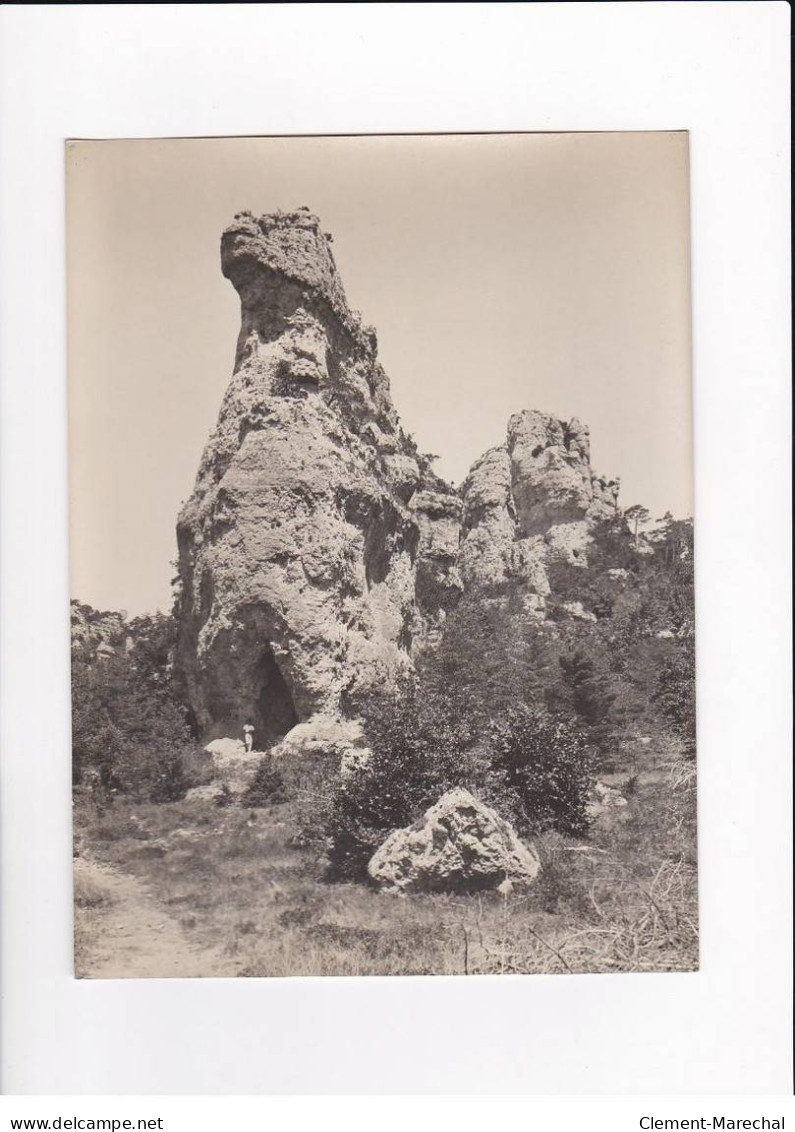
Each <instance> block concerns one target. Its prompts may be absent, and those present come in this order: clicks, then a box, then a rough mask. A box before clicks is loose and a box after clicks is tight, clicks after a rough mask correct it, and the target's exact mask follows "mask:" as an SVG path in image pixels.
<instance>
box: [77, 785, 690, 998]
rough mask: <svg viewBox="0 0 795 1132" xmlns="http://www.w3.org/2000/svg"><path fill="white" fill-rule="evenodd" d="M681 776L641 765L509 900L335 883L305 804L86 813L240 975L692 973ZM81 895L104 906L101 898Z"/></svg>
mask: <svg viewBox="0 0 795 1132" xmlns="http://www.w3.org/2000/svg"><path fill="white" fill-rule="evenodd" d="M676 773H677V774H678V773H680V772H679V771H677V772H676ZM672 775H673V772H672V773H671V774H665V773H659V771H656V772H654V773H649V772H646V773H644V771H641V772H640V773H639V774H638V777H637V781H636V784H635V789H634V792H633V794H632V796H631V798H630V802H629V805H627V806H626V807H622V808H620V809H615V810H610V811H607V812H606V813H605V814H604V815H602V817H601V818H600V819H599V820H598V822H597V823H596V825H595V827H594V830H593V832H592V835H591V837H590V838H589V839H588V840H587V841H579V842H577V841H573V840H571V839H569V840H566V839H563V838H561V837H559V836H557V835H554V834H551V835H547V836H545V837H544V838H543V839H541V840H540V841H539V842H537V845H536V847H537V849H538V851H539V853H540V855H541V858H542V863H543V871H542V874H541V877H540V879H539V881H538V882H537V883H536V885H535V886H534V887H533V889H532V890H530V892H528V893H526V894H521V893H518V892H517V893H516V894H513V895H510V896H507V897H502V896H498V895H497V894H494V895H484V896H477V897H475V896H469V897H461V896H443V895H428V896H411V897H407V898H395V897H392V896H387V895H383V894H380V893H378V892H376V891H374V890H372V889H369V888H367V887H365V886H362V885H354V884H330V883H327V882H326V881H324V879H323V862H322V860H320V859H319V858H318V857H317V854H316V853H314V852H313V851H311V850H310V849H308V848H296V847H295V845H294V841H293V831H294V826H295V821H294V817H295V815H294V808H293V807H292V806H291V804H286V805H282V806H278V807H273V808H271V809H268V810H257V811H246V810H241V809H239V808H235V807H228V808H219V807H216V806H213V805H212V804H211V803H208V802H201V801H191V802H180V803H174V804H162V805H145V806H140V805H139V806H129V805H127V804H125V803H121V802H120V803H117V804H116V805H115V806H114V808H113V812H112V813H109V814H105V816H104V817H103V818H97V817H95V816H93V815H92V813H91V811H90V807H89V806H88V805H85V806H83V807H78V811H77V820H78V823H79V829H80V833H81V837H82V839H83V841H84V843H85V844H86V845H88V846H90V848H91V852H92V854H93V855H94V857H95V858H97V859H98V860H101V861H105V862H108V863H110V864H112V865H114V866H116V867H117V868H119V869H120V870H122V871H123V872H125V873H130V874H132V875H134V876H136V877H138V878H139V879H141V880H142V881H143V882H144V884H145V886H146V890H147V891H148V892H149V893H150V894H151V896H152V897H153V898H155V900H156V901H157V903H158V905H159V906H160V907H161V908H162V909H163V910H165V911H167V912H169V914H170V915H171V916H172V917H173V918H174V919H175V920H177V921H178V922H179V924H180V926H181V928H182V930H183V932H184V933H185V934H186V936H187V938H188V939H189V940H190V941H191V942H192V943H193V944H194V945H196V946H202V947H207V948H208V949H209V948H211V947H213V948H219V947H220V949H221V951H222V953H223V954H224V955H225V956H226V957H228V958H231V959H234V962H235V965H236V969H237V970H238V972H239V974H241V975H389V974H401V975H422V974H451V975H452V974H471V975H474V974H501V973H502V974H514V973H544V974H550V973H562V972H569V971H572V972H599V971H611V972H615V971H685V970H693V969H694V968H695V967H696V966H697V956H698V945H697V899H696V878H695V819H694V795H693V790H692V783H690V782H688V781H686V780H685V781H678V780H675V778H674V777H673V776H672ZM77 899H78V902H81V901H82V905H83V907H84V908H85V909H87V910H89V911H90V910H91V900H92V899H93V900H97V899H98V900H100V902H101V895H100V894H96V893H95V894H93V895H92V894H91V893H90V892H86V891H84V890H81V892H79V893H78V894H77ZM211 973H212V972H211V971H208V974H211Z"/></svg>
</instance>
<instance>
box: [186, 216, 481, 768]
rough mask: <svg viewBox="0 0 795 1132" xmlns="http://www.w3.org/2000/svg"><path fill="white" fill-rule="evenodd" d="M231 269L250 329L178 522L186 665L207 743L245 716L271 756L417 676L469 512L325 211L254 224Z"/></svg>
mask: <svg viewBox="0 0 795 1132" xmlns="http://www.w3.org/2000/svg"><path fill="white" fill-rule="evenodd" d="M221 261H222V269H223V272H224V274H225V275H226V276H227V278H228V279H229V280H230V281H231V282H232V284H233V285H234V287H235V288H236V290H237V292H238V294H239V296H240V303H241V329H240V334H239V337H238V343H237V354H236V362H235V370H234V374H233V377H232V380H231V382H230V384H229V387H228V389H227V391H226V394H225V396H224V399H223V403H222V405H221V411H220V415H219V418H218V424H217V426H216V429H215V431H214V432H213V434H212V436H211V437H210V440H209V442H208V444H207V447H206V449H205V451H204V455H203V456H202V460H201V464H200V467H199V471H198V475H197V478H196V484H195V487H194V490H193V494H192V495H191V497H190V499H189V500H188V502H187V504H186V505H185V507H184V508H183V510H182V513H181V514H180V517H179V522H178V541H179V569H180V578H181V583H182V598H181V609H180V624H181V634H180V645H179V659H180V664H181V667H182V669H183V671H184V673H185V677H186V681H187V686H188V689H189V695H190V699H191V703H192V706H193V710H194V713H195V716H196V720H197V723H198V726H199V729H200V730H201V732H202V733H203V735H204V736H205V737H208V738H212V737H213V736H215V735H225V734H237V733H238V732H239V730H240V727H241V726H242V725H243V723H245V722H250V723H251V724H252V725H253V726H254V728H255V741H256V744H257V746H258V747H264V746H265V745H266V744H267V743H270V742H274V741H276V740H278V739H279V738H281V736H283V735H284V734H285V733H286V732H287V731H289V730H290V729H291V728H292V727H293V726H294V725H295V724H297V723H299V722H302V721H306V720H307V719H309V718H310V717H311V716H313V715H314V714H316V713H322V714H323V715H325V716H331V717H334V716H339V715H342V714H345V713H353V712H355V711H356V707H357V705H358V704H359V703H360V702H361V699H362V697H363V696H365V695H367V693H368V692H369V691H370V690H371V689H373V688H375V687H379V686H383V685H384V684H388V683H390V682H392V681H394V679H395V678H396V677H397V676H398V675H399V674H400V673H402V672H405V671H407V670H408V669H410V668H411V664H412V661H411V653H412V649H413V648H416V647H417V644H418V640H419V639H420V638H421V636H422V634H423V633H425V632H427V631H428V627H429V626H432V625H433V624H435V622H436V621H437V620H438V616H439V611H440V609H441V608H442V606H443V605H445V604H449V603H450V601H451V600H453V595H454V594H455V593H457V592H458V590H459V589H460V582H459V581H458V579H457V578H456V576H455V570H454V560H455V553H456V552H457V532H458V527H457V524H456V525H455V535H453V533H452V530H451V523H453V522H454V519H453V516H455V515H456V514H457V513H458V511H459V510H460V502H459V500H458V497H457V495H456V494H455V493H454V491H453V489H452V488H451V487H450V486H449V485H446V484H444V483H443V481H441V480H439V479H438V477H436V476H434V475H433V473H432V472H429V471H428V470H427V467H426V468H425V469H424V470H423V468H422V467H421V463H422V461H421V460H420V461H418V458H417V452H416V447H415V446H414V444H413V443H412V442H411V441H410V439H409V438H408V437H407V436H406V435H405V433H404V432H403V430H402V428H401V426H400V422H399V420H398V417H397V414H396V412H395V409H394V407H393V405H392V401H391V397H390V393H389V382H388V379H387V377H386V374H385V373H384V370H383V369H382V367H381V365H380V363H379V361H378V356H377V344H376V336H375V332H374V330H373V329H372V328H370V327H367V326H364V325H362V322H361V319H360V317H359V315H358V314H357V313H356V312H354V311H352V310H350V308H349V307H348V304H347V301H346V298H345V293H344V290H343V287H342V282H341V280H340V278H339V275H338V272H337V268H336V265H335V262H334V257H333V254H332V251H331V246H330V240H329V238H328V237H327V236H326V235H325V234H324V233H323V231H322V230H321V228H320V224H319V221H318V219H317V217H315V216H313V215H312V214H311V213H309V212H308V211H306V210H304V209H299V210H298V211H296V212H293V213H288V214H279V213H277V214H274V215H267V216H262V217H259V218H258V219H257V218H255V217H253V216H251V215H250V214H242V215H240V216H238V217H237V218H236V219H235V222H234V223H233V224H232V225H231V226H230V227H229V228H228V229H227V230H226V232H225V233H224V235H223V238H222V242H221ZM429 493H430V494H432V495H433V496H434V499H435V501H434V502H432V501H431V499H430V498H428V499H427V500H425V497H426V496H429ZM453 544H455V545H453ZM418 572H419V574H420V576H421V577H423V578H424V579H425V580H424V583H423V585H422V587H421V588H422V593H421V594H419V595H418V593H417V576H418Z"/></svg>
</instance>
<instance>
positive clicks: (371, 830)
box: [326, 685, 476, 879]
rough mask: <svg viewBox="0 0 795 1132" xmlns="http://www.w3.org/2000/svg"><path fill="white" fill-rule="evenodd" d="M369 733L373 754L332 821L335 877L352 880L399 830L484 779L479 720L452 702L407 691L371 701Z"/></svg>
mask: <svg viewBox="0 0 795 1132" xmlns="http://www.w3.org/2000/svg"><path fill="white" fill-rule="evenodd" d="M364 728H365V735H366V737H367V742H368V746H369V747H370V749H371V751H372V755H371V757H370V759H369V760H368V762H367V763H366V765H364V766H362V767H356V768H352V769H351V770H350V771H349V772H348V773H347V774H345V775H344V776H343V777H342V778H341V779H340V782H339V785H338V787H337V789H336V791H335V793H334V796H333V798H332V802H331V806H330V808H329V813H328V817H327V821H326V833H327V836H328V837H329V839H330V850H329V861H330V865H331V872H332V875H334V876H336V877H342V878H350V879H353V878H360V877H363V876H364V875H365V870H366V865H367V862H368V861H369V859H370V857H371V856H372V855H373V853H374V852H375V850H376V849H377V848H378V846H379V845H380V844H381V843H382V842H383V841H384V839H385V838H386V837H387V836H388V834H389V833H390V832H391V831H392V830H394V829H398V828H400V827H401V826H405V825H408V824H410V823H411V822H412V821H414V820H415V818H417V817H418V816H419V815H420V814H421V813H423V811H424V810H426V809H427V808H428V806H430V805H432V804H433V803H434V802H435V801H436V800H437V799H438V798H439V796H440V795H441V794H443V793H444V792H445V791H446V790H449V789H450V788H451V787H453V786H456V785H464V786H467V785H470V786H471V785H473V781H472V780H473V778H474V777H475V776H476V775H475V766H474V763H475V759H476V756H475V754H474V751H473V746H474V739H475V733H474V730H473V727H472V722H471V720H468V719H467V717H466V714H465V713H464V712H461V711H459V710H457V705H456V704H455V703H454V701H453V700H451V699H449V698H445V697H442V696H440V695H438V694H434V693H432V692H428V691H425V692H423V694H419V693H418V690H417V688H416V686H414V685H410V686H407V687H404V688H402V689H400V690H398V691H397V692H395V693H394V694H392V695H384V696H381V697H379V698H378V699H376V700H374V701H372V702H371V703H370V705H369V706H368V708H367V711H366V715H365V720H364Z"/></svg>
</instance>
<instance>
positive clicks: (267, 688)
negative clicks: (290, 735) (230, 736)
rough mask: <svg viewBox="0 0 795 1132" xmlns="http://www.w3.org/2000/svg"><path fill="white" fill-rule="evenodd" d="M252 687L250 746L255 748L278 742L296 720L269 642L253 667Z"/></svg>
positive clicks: (296, 717)
mask: <svg viewBox="0 0 795 1132" xmlns="http://www.w3.org/2000/svg"><path fill="white" fill-rule="evenodd" d="M256 686H257V687H258V688H259V692H258V694H257V701H256V705H255V714H254V719H253V720H251V723H253V724H254V746H255V748H256V749H259V751H266V749H267V748H268V747H271V746H273V745H274V744H275V743H279V740H280V739H282V738H283V737H284V736H285V735H287V732H288V731H289V730H290V729H291V728H293V727H294V726H296V723H298V713H297V711H296V704H294V702H293V698H292V693H291V692H290V688H289V687H288V684H287V680H285V679H284V677H283V675H282V671H281V669H280V667H279V663H277V661H276V658H275V657H274V655H273V650H272V649H271V646H270V645H266V646H265V650H264V652H263V654H262V657H260V658H259V661H258V663H257V669H256Z"/></svg>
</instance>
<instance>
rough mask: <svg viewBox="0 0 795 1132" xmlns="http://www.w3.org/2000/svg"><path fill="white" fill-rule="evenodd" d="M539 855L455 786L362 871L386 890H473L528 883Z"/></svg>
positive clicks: (387, 843) (393, 837)
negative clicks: (365, 870)
mask: <svg viewBox="0 0 795 1132" xmlns="http://www.w3.org/2000/svg"><path fill="white" fill-rule="evenodd" d="M540 870H541V865H540V863H539V860H538V857H537V856H536V855H535V853H534V852H533V851H532V850H531V849H529V848H528V847H527V846H526V845H524V844H523V843H522V842H521V841H520V840H519V838H518V837H517V835H516V833H515V832H514V830H513V829H512V828H511V826H510V825H509V824H508V822H507V821H505V820H504V819H503V818H501V817H500V816H499V814H496V813H495V812H494V810H492V809H491V808H490V807H489V806H486V805H484V804H483V802H480V801H479V800H478V799H477V798H475V797H474V796H473V795H472V794H470V793H469V791H468V790H463V789H461V788H460V787H459V788H456V789H455V790H449V791H448V792H447V793H446V794H443V795H442V797H441V798H440V799H439V801H438V802H436V803H435V805H433V806H431V808H430V809H429V810H427V811H426V812H425V814H424V815H423V816H422V817H421V818H420V820H419V821H417V822H415V824H414V825H412V826H409V828H408V829H398V830H395V832H394V833H392V834H390V836H389V837H388V838H387V839H386V841H385V842H384V843H383V845H382V846H381V847H380V849H378V850H376V852H375V853H374V854H373V856H372V858H371V860H370V863H369V864H368V866H367V871H368V873H369V874H370V876H371V877H372V879H373V880H374V881H375V882H376V883H377V884H378V885H380V886H381V887H382V888H384V889H385V890H386V891H388V892H472V891H482V890H486V889H496V888H499V887H500V885H504V884H505V882H506V881H509V882H511V884H520V885H521V884H525V885H526V884H530V883H532V881H534V880H535V878H536V877H537V876H538V874H539V872H540Z"/></svg>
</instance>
